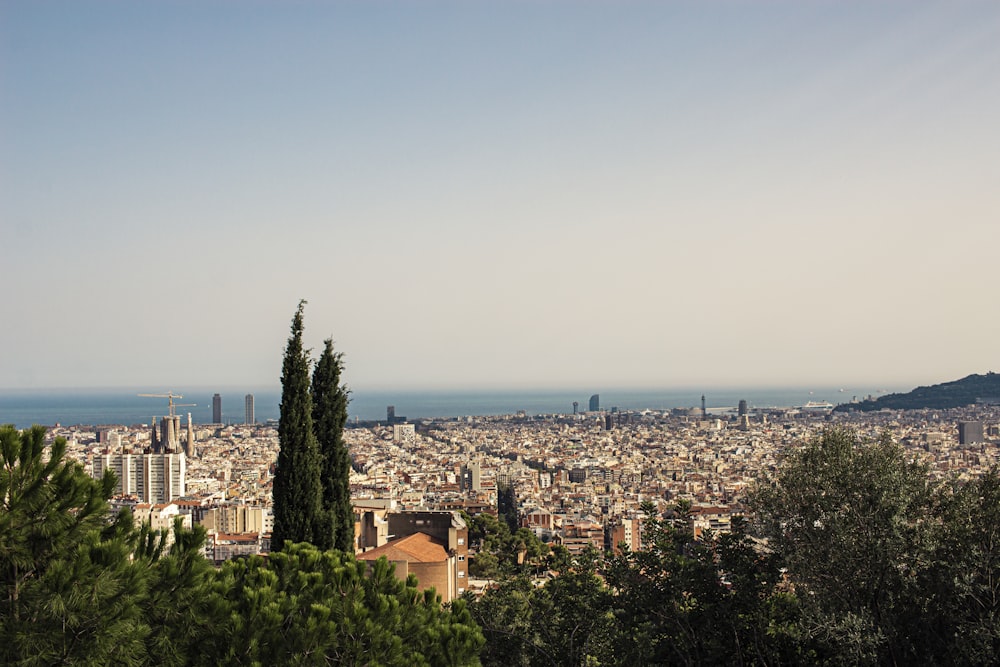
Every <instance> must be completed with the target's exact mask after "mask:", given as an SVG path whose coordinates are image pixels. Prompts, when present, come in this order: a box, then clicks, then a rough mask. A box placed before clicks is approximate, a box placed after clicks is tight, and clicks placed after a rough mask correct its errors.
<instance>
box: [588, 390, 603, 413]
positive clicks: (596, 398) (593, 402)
mask: <svg viewBox="0 0 1000 667" xmlns="http://www.w3.org/2000/svg"><path fill="white" fill-rule="evenodd" d="M600 409H601V395H600V394H594V395H593V396H591V397H590V411H591V412H597V411H598V410H600Z"/></svg>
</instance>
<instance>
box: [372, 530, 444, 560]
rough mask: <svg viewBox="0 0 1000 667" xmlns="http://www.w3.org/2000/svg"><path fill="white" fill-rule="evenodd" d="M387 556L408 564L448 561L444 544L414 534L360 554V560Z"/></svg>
mask: <svg viewBox="0 0 1000 667" xmlns="http://www.w3.org/2000/svg"><path fill="white" fill-rule="evenodd" d="M382 556H385V557H386V558H387V559H388V560H390V561H401V560H405V561H406V562H408V563H440V562H442V561H446V560H448V551H447V550H446V549H445V547H444V543H443V542H441V541H440V540H438V539H435V538H433V537H431V536H430V535H428V534H427V533H413V534H412V535H407V536H406V537H401V538H399V539H398V540H393V541H392V542H389V543H388V544H383V545H382V546H380V547H378V548H377V549H372V550H371V551H365V552H363V553H360V554H358V556H357V557H358V559H359V560H378V559H379V558H381V557H382Z"/></svg>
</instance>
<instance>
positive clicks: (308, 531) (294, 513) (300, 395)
mask: <svg viewBox="0 0 1000 667" xmlns="http://www.w3.org/2000/svg"><path fill="white" fill-rule="evenodd" d="M305 304H306V302H305V301H304V300H303V301H300V302H299V307H298V309H297V310H296V311H295V316H294V317H293V318H292V335H291V336H290V337H289V339H288V346H287V347H286V348H285V359H284V363H283V364H282V367H281V416H280V418H279V420H278V442H279V446H280V449H279V451H278V468H277V471H276V472H275V475H274V490H273V498H274V530H273V532H272V533H271V550H272V551H279V550H281V549H282V548H283V547H284V546H285V543H286V542H310V543H311V542H313V541H314V540H315V539H316V535H315V534H314V528H315V526H316V522H317V520H318V516H319V515H320V513H321V512H322V507H321V486H320V454H319V445H318V444H317V442H316V435H315V434H314V433H313V419H312V396H311V394H310V391H309V352H308V351H307V350H304V349H303V348H302V311H303V309H304V308H305Z"/></svg>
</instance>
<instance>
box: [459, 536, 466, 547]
mask: <svg viewBox="0 0 1000 667" xmlns="http://www.w3.org/2000/svg"><path fill="white" fill-rule="evenodd" d="M463 544H465V538H464V537H460V538H458V546H462V545H463Z"/></svg>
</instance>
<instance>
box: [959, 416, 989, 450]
mask: <svg viewBox="0 0 1000 667" xmlns="http://www.w3.org/2000/svg"><path fill="white" fill-rule="evenodd" d="M983 440H984V438H983V422H979V421H976V422H958V444H960V445H971V444H974V443H977V442H978V443H982V442H983Z"/></svg>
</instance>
